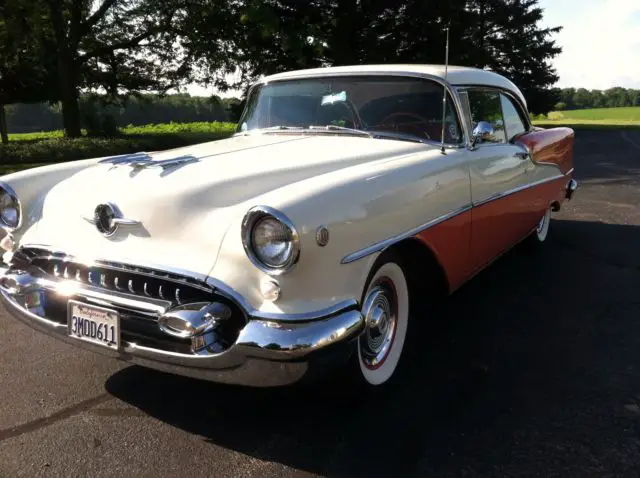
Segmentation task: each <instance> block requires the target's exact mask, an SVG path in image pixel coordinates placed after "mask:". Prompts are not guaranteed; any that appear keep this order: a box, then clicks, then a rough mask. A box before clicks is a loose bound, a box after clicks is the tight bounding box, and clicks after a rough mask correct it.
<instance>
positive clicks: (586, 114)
mask: <svg viewBox="0 0 640 478" xmlns="http://www.w3.org/2000/svg"><path fill="white" fill-rule="evenodd" d="M534 124H536V125H538V126H559V125H568V126H572V127H576V128H588V127H595V128H620V127H627V128H640V107H628V108H597V109H589V110H571V111H553V112H551V113H549V115H548V116H547V119H542V120H537V121H534Z"/></svg>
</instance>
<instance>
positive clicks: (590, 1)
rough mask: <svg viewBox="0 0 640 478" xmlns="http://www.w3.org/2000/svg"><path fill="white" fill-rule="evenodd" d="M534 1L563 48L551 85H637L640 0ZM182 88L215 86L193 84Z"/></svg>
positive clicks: (198, 90)
mask: <svg viewBox="0 0 640 478" xmlns="http://www.w3.org/2000/svg"><path fill="white" fill-rule="evenodd" d="M539 5H540V7H541V8H543V10H544V18H543V21H542V25H543V26H548V27H556V26H562V27H563V29H562V31H561V32H560V33H557V34H556V35H554V39H555V40H556V42H557V44H558V45H559V46H561V47H562V49H563V51H562V53H561V54H560V55H559V56H557V57H556V58H555V59H554V60H553V62H552V63H553V66H554V67H555V68H556V70H557V72H558V75H559V76H560V80H559V81H558V84H557V85H556V86H558V87H560V88H566V87H575V88H587V89H590V90H592V89H600V90H605V89H607V88H612V87H614V86H622V87H624V88H637V89H640V0H539ZM188 91H189V93H191V94H192V95H210V94H212V93H214V92H215V90H213V89H212V88H203V87H199V86H195V85H192V86H190V87H189V88H188ZM231 94H232V95H234V96H235V95H236V94H237V93H236V92H231ZM225 96H226V95H225Z"/></svg>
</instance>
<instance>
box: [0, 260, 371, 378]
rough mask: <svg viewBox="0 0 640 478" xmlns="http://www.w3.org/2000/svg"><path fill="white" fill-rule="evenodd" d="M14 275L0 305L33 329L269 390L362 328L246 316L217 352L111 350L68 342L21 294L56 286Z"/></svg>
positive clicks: (357, 318)
mask: <svg viewBox="0 0 640 478" xmlns="http://www.w3.org/2000/svg"><path fill="white" fill-rule="evenodd" d="M16 274H17V273H16V272H15V271H12V270H11V269H9V268H8V267H7V266H4V265H0V301H1V302H2V303H3V304H4V306H5V307H6V309H7V311H8V312H9V313H10V314H11V315H13V316H14V317H16V318H17V319H18V320H20V321H22V322H24V323H25V324H27V325H29V326H30V327H32V328H33V329H35V330H38V331H40V332H44V333H45V334H47V335H51V336H52V337H56V338H58V339H60V340H62V341H64V342H67V343H70V344H72V345H76V346H79V347H82V348H85V349H88V350H92V351H94V352H97V353H100V354H103V355H106V356H109V357H112V358H117V359H120V360H124V361H127V362H130V363H132V364H138V365H141V366H144V367H149V368H153V369H157V370H161V371H166V372H170V373H175V374H178V375H185V376H189V377H194V378H199V379H205V380H211V381H216V382H224V383H232V384H242V385H251V386H262V387H268V386H279V385H287V384H291V383H294V382H298V381H300V380H301V379H303V378H307V377H312V376H315V375H319V374H322V373H323V371H326V370H327V369H330V368H329V367H330V366H331V365H333V364H339V363H341V361H343V360H345V359H346V358H347V357H348V356H349V354H350V353H351V350H352V347H351V346H350V345H351V342H352V340H354V339H355V338H357V336H358V335H359V334H360V333H361V332H362V330H363V328H364V320H363V318H362V314H361V313H360V311H359V310H357V309H356V308H351V309H345V310H342V311H338V312H336V313H334V314H332V315H330V316H327V317H322V318H318V319H316V320H312V321H308V322H303V323H295V322H286V323H285V322H278V321H277V320H264V319H257V318H252V317H249V318H248V320H247V322H246V324H245V325H244V327H243V328H242V329H241V330H240V331H239V335H238V337H237V339H236V340H235V342H234V343H233V344H232V345H231V346H230V347H229V348H227V349H226V350H224V351H223V352H221V353H217V354H203V355H201V354H195V353H191V354H189V353H176V352H173V351H168V350H161V349H159V348H153V347H147V346H141V345H139V344H136V343H135V342H133V341H125V340H122V343H121V347H120V349H119V350H117V351H116V350H111V349H108V348H106V347H103V346H101V345H94V344H93V343H90V342H85V341H81V340H78V339H76V338H73V337H70V336H69V335H68V331H67V324H66V323H62V322H61V321H60V320H57V321H55V320H51V317H46V314H44V313H43V309H42V308H35V309H29V308H28V306H27V304H26V301H25V296H24V292H25V291H27V290H28V292H29V293H33V292H34V291H36V292H37V291H39V290H42V291H46V293H47V294H52V293H56V290H55V287H56V286H55V284H52V282H51V281H43V280H42V279H41V278H38V277H34V276H31V275H30V274H27V273H25V272H21V273H19V277H17V276H16ZM16 278H17V279H18V280H16ZM60 292H62V291H60ZM95 293H96V292H95V290H92V288H91V287H88V286H81V287H78V288H76V289H75V290H74V292H73V295H72V296H69V297H68V298H67V299H65V298H63V299H62V300H68V299H71V298H73V299H74V300H77V299H80V300H82V299H85V298H88V297H89V299H90V300H91V296H92V294H93V295H94V296H95ZM65 295H67V294H65ZM93 300H95V297H93ZM134 305H135V304H134Z"/></svg>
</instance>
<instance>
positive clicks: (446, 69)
mask: <svg viewBox="0 0 640 478" xmlns="http://www.w3.org/2000/svg"><path fill="white" fill-rule="evenodd" d="M450 28H451V20H449V23H447V28H446V29H445V30H446V32H447V45H446V49H445V58H444V83H445V84H444V86H443V90H444V92H443V94H442V137H441V138H442V145H441V148H440V152H441V153H442V154H447V153H446V152H445V149H444V130H445V128H444V123H445V120H446V119H447V75H448V74H449V29H450Z"/></svg>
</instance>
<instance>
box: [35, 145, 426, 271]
mask: <svg viewBox="0 0 640 478" xmlns="http://www.w3.org/2000/svg"><path fill="white" fill-rule="evenodd" d="M420 148H422V149H424V148H425V145H424V144H417V143H409V142H403V141H390V140H376V139H370V138H366V137H365V138H362V137H352V136H349V137H347V136H343V135H318V134H311V135H296V136H293V135H288V134H262V135H246V136H236V137H233V138H229V139H226V140H221V141H215V142H211V143H204V144H200V145H195V146H190V147H186V148H179V149H175V150H170V151H163V152H156V153H138V154H135V155H129V156H119V157H116V158H108V159H107V160H105V161H104V162H101V163H99V164H97V165H95V166H92V167H89V168H87V169H84V170H82V171H80V172H79V173H76V174H74V175H73V176H71V177H70V178H68V179H66V180H64V181H62V182H60V183H59V184H57V185H56V186H55V187H53V188H52V189H51V190H50V191H49V193H48V194H47V196H46V197H45V198H44V201H43V204H42V213H41V218H40V220H39V221H38V222H37V223H36V225H35V226H34V227H33V228H32V229H31V230H30V231H29V233H28V234H27V235H25V237H24V240H23V243H26V242H28V243H31V244H45V245H49V246H51V247H53V248H56V249H58V250H61V251H64V252H67V253H70V254H74V255H87V256H90V257H96V256H97V257H102V258H108V259H112V260H122V261H127V262H132V263H136V262H138V263H147V264H149V263H151V264H153V263H157V264H162V265H165V266H169V267H172V268H177V269H186V270H189V271H193V272H198V273H201V274H207V273H208V271H210V270H211V268H212V267H213V265H214V264H215V259H216V257H217V253H218V250H219V248H220V244H221V242H222V240H223V238H224V236H225V233H226V231H227V229H228V228H229V225H230V224H231V222H232V221H233V220H234V219H237V218H238V217H242V216H243V215H244V213H245V212H246V210H247V209H248V208H250V207H251V206H254V205H256V204H258V203H259V199H260V196H262V195H263V194H265V193H269V192H271V191H274V190H278V189H281V188H286V186H288V185H290V184H293V183H298V182H300V181H303V180H305V179H307V178H310V177H315V176H318V175H322V174H326V173H331V172H334V171H337V170H340V169H345V174H349V172H348V171H347V169H348V168H351V167H353V166H357V165H359V164H362V163H366V162H371V161H377V160H382V159H385V160H388V159H389V158H392V157H395V156H404V155H406V154H411V153H413V152H416V151H417V150H419V149H420ZM176 159H177V160H178V162H177V163H175V164H173V165H170V166H169V167H166V168H162V167H160V166H159V165H158V163H159V162H161V161H168V160H169V161H170V160H176ZM181 161H182V162H181ZM165 165H166V163H165ZM327 186H328V187H329V186H330V184H328V185H327ZM282 192H283V194H286V190H285V189H282ZM106 202H109V203H112V204H115V205H116V206H117V208H118V209H119V210H120V211H121V213H122V215H123V216H124V217H125V218H127V219H131V220H133V221H137V222H139V224H138V225H134V226H126V227H122V228H120V229H119V231H118V232H117V233H116V234H114V235H113V236H111V237H108V238H107V237H104V236H103V235H101V234H100V233H99V232H98V231H97V229H96V227H95V226H94V225H93V224H92V223H91V222H90V220H91V218H92V217H93V215H94V210H95V208H96V206H97V205H98V204H103V203H106ZM239 239H240V238H238V240H239Z"/></svg>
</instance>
